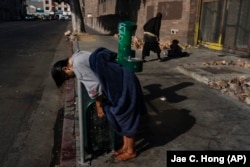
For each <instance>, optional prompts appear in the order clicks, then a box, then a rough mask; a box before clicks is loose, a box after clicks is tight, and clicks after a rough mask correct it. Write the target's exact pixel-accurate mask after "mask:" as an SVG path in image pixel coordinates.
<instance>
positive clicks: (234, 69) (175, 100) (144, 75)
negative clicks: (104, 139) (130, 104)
mask: <svg viewBox="0 0 250 167" xmlns="http://www.w3.org/2000/svg"><path fill="white" fill-rule="evenodd" d="M97 47H106V48H108V49H111V50H113V51H116V52H117V48H118V40H117V39H116V38H114V37H112V36H105V35H98V34H97V35H88V36H82V37H81V39H80V40H79V41H77V42H76V43H74V46H73V49H74V50H75V49H77V48H79V49H81V50H87V51H94V50H95V49H96V48H97ZM186 51H187V52H189V53H191V55H190V56H189V57H183V58H178V59H168V58H166V60H165V61H164V62H159V61H157V60H156V58H157V56H156V55H155V54H154V53H151V56H150V57H148V58H147V60H148V62H146V63H144V64H143V71H142V72H140V73H136V75H137V76H138V78H139V80H140V82H141V85H142V89H143V93H144V97H145V100H146V105H147V109H148V114H147V115H146V116H144V117H143V119H142V124H141V127H140V130H139V133H138V136H137V140H136V149H137V152H138V157H137V158H135V159H132V160H129V161H126V162H119V163H117V162H114V161H113V160H112V159H111V155H110V154H106V155H102V156H98V157H97V158H96V159H94V160H93V161H91V166H94V167H99V166H102V167H112V166H119V167H137V166H141V167H151V166H154V167H162V166H166V152H167V151H168V150H249V149H250V129H249V125H250V114H249V113H250V106H249V105H248V104H246V103H244V102H242V101H240V100H239V98H237V97H236V96H231V95H232V93H231V94H229V93H228V94H226V93H225V91H222V90H220V89H218V88H217V87H216V88H217V89H212V88H210V86H211V83H216V81H218V80H231V79H234V78H235V77H238V78H239V77H248V78H250V75H249V74H250V68H243V67H241V66H240V65H232V62H235V63H236V62H238V60H241V61H242V62H245V61H247V62H249V58H243V57H240V56H237V55H233V54H229V53H223V52H217V51H212V50H207V49H198V48H190V49H187V50H186ZM136 56H138V57H141V51H138V50H137V51H136ZM222 61H223V63H220V62H222ZM216 62H217V63H216ZM227 62H231V63H227ZM247 84H249V83H247ZM74 86H75V85H74V84H71V85H70V84H69V87H72V90H73V91H69V92H71V93H70V96H72V97H71V98H69V99H72V98H74V97H73V96H74V88H73V87H74ZM247 87H248V88H249V87H250V85H248V86H247ZM72 92H73V93H72ZM222 92H223V93H222ZM70 109H72V108H70ZM77 112H78V111H76V112H74V114H75V121H76V122H75V123H76V124H75V125H72V126H73V127H71V128H74V130H75V131H74V132H75V135H76V140H75V139H73V143H74V142H76V146H77V147H76V152H77V154H76V155H77V156H76V158H75V157H72V158H69V159H65V160H63V161H62V162H61V166H65V167H66V166H67V167H69V166H82V165H79V163H78V161H79V154H78V151H79V137H78V135H79V131H78V124H77V121H78V113H77ZM72 113H73V111H72ZM71 138H72V137H71Z"/></svg>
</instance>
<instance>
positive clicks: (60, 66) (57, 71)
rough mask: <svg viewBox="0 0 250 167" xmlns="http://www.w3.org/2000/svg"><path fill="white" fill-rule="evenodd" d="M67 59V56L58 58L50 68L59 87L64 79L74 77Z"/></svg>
mask: <svg viewBox="0 0 250 167" xmlns="http://www.w3.org/2000/svg"><path fill="white" fill-rule="evenodd" d="M69 60H70V59H69V58H67V59H64V60H59V61H57V62H56V63H55V64H54V65H53V67H52V69H51V75H52V78H53V79H54V81H55V82H56V85H57V87H61V86H62V84H63V83H64V82H65V80H67V79H69V78H72V77H74V72H73V68H72V64H71V63H70V61H69Z"/></svg>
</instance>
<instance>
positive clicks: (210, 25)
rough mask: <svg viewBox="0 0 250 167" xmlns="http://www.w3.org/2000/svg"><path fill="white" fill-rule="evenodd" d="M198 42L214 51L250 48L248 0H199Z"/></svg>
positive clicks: (249, 10)
mask: <svg viewBox="0 0 250 167" xmlns="http://www.w3.org/2000/svg"><path fill="white" fill-rule="evenodd" d="M198 33H199V34H198V40H199V41H200V42H201V43H202V44H203V45H204V46H206V47H208V48H211V49H216V50H223V49H236V50H242V51H249V48H250V1H249V0H201V14H200V24H199V31H198Z"/></svg>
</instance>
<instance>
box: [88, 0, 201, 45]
mask: <svg viewBox="0 0 250 167" xmlns="http://www.w3.org/2000/svg"><path fill="white" fill-rule="evenodd" d="M197 2H198V0H140V1H139V0H127V1H122V0H85V11H86V15H85V23H86V24H87V25H88V26H90V27H92V28H94V29H96V30H98V31H101V32H106V33H110V32H111V31H112V32H115V31H117V29H116V30H114V28H117V27H118V23H117V22H119V21H123V20H125V19H126V20H129V21H133V22H135V23H136V24H137V30H136V32H135V35H136V36H138V37H139V38H142V37H143V29H142V27H143V25H144V24H145V23H146V21H147V20H148V19H150V18H151V17H154V16H155V15H156V13H157V12H162V14H163V18H162V26H161V30H160V40H161V41H171V40H173V39H178V40H179V41H180V43H181V44H183V45H185V44H190V45H193V43H194V32H195V15H196V10H197ZM109 20H113V21H112V22H110V23H109ZM108 23H109V25H108ZM108 26H111V28H113V30H111V29H109V28H107V27H108Z"/></svg>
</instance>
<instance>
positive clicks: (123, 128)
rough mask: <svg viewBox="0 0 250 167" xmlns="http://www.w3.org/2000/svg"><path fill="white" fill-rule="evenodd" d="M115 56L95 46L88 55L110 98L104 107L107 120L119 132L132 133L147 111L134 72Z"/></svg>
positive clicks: (92, 67) (134, 132) (104, 90)
mask: <svg viewBox="0 0 250 167" xmlns="http://www.w3.org/2000/svg"><path fill="white" fill-rule="evenodd" d="M116 57H117V54H116V53H115V52H112V51H110V50H108V49H106V48H98V49H96V50H95V51H94V52H93V53H92V54H91V55H90V57H89V63H90V68H91V70H92V71H93V72H94V73H95V75H96V76H97V78H98V79H99V81H100V83H101V86H102V91H103V94H104V95H105V96H106V98H107V99H108V101H109V102H108V103H105V104H104V106H103V108H104V111H105V114H106V116H107V119H108V121H109V123H110V124H111V126H112V127H113V128H114V130H115V131H116V132H117V133H118V134H120V135H125V136H132V135H135V134H136V132H137V129H138V125H139V122H140V116H141V115H142V114H144V113H145V112H146V107H145V101H144V96H143V93H142V90H141V85H140V82H139V80H138V78H137V77H136V75H135V74H134V73H133V72H132V71H131V70H130V69H129V68H127V67H124V66H122V65H120V64H118V63H117V62H116V61H115V60H116Z"/></svg>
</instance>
